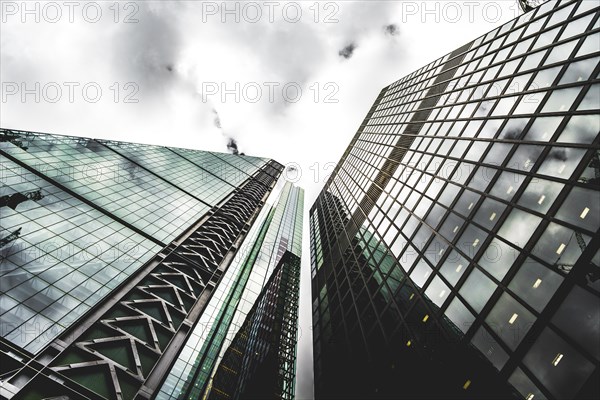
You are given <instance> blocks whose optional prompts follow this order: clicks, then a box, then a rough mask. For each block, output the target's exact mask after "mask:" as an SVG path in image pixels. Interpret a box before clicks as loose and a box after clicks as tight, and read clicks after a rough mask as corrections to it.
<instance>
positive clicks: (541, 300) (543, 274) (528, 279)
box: [508, 258, 563, 312]
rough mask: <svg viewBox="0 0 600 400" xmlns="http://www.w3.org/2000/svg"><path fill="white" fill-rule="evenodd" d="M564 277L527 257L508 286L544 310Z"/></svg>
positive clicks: (537, 308) (535, 307) (535, 306)
mask: <svg viewBox="0 0 600 400" xmlns="http://www.w3.org/2000/svg"><path fill="white" fill-rule="evenodd" d="M562 281H563V278H562V276H560V275H559V274H557V273H556V272H554V271H552V270H551V269H549V268H548V267H545V266H543V265H541V264H540V263H538V262H536V261H535V260H533V259H531V258H527V259H526V260H525V261H524V262H523V265H521V267H520V268H519V270H518V271H517V273H516V275H515V277H514V278H513V280H512V281H511V282H510V285H509V286H508V287H509V288H510V289H511V290H512V291H513V292H515V293H516V294H517V295H518V296H519V297H520V298H521V299H523V300H525V301H526V302H527V304H529V305H530V306H531V307H533V308H534V309H536V310H537V311H538V312H542V310H543V309H544V307H546V304H548V301H550V299H551V298H552V296H553V295H554V292H556V289H558V287H559V286H560V284H561V283H562Z"/></svg>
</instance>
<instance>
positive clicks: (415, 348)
mask: <svg viewBox="0 0 600 400" xmlns="http://www.w3.org/2000/svg"><path fill="white" fill-rule="evenodd" d="M599 14H600V12H599V7H598V4H597V3H596V2H590V1H549V2H547V3H545V4H543V5H542V6H540V7H537V8H535V9H533V10H532V11H530V12H527V13H525V14H524V15H522V16H520V17H519V18H517V19H515V20H512V21H510V22H509V23H507V24H504V25H502V26H501V27H499V28H497V29H495V30H493V31H492V32H489V33H488V34H486V35H484V36H482V37H479V38H477V39H476V40H474V41H472V42H470V43H467V44H466V45H464V46H462V47H460V48H459V49H456V50H455V51H453V52H452V53H450V54H447V55H446V56H444V57H442V58H440V59H437V60H435V61H433V62H431V63H430V64H428V65H426V66H424V67H423V68H421V69H419V70H418V71H415V72H413V73H412V74H410V75H408V76H407V77H405V78H403V79H400V80H399V81H397V82H394V83H392V84H391V85H389V86H388V87H385V88H384V89H383V90H382V91H381V92H380V94H379V96H378V97H377V99H376V100H375V103H374V104H373V106H372V107H371V109H370V110H369V112H368V114H367V116H366V118H365V119H364V121H363V123H362V124H361V126H360V128H359V129H358V131H357V133H356V135H355V136H354V138H353V139H352V141H351V143H350V145H349V147H348V148H347V150H346V152H345V153H344V155H343V156H342V158H341V160H340V162H339V163H338V165H337V166H336V169H335V170H334V173H333V174H332V176H331V177H330V179H329V180H328V182H327V183H326V185H325V188H324V189H323V191H322V192H321V194H320V195H319V197H318V199H317V200H316V202H315V204H314V205H313V206H312V208H311V210H310V232H311V233H310V236H311V238H310V242H311V265H312V300H313V305H312V307H313V323H314V330H313V338H314V363H315V395H316V397H317V398H335V397H337V398H377V397H379V398H403V397H404V398H521V399H527V400H532V399H539V398H560V399H563V398H598V397H599V395H600V389H599V386H598V382H599V381H600V368H599V360H600V344H599V343H600V340H598V338H599V336H600V305H599V303H600V299H599V294H600V252H599V250H598V249H599V248H600V234H599V228H600V172H599V171H600V158H599V155H600V138H599V132H600V116H599V110H600V104H599V103H600V95H599V94H600V81H599V79H598V78H599V72H600V67H599V65H598V62H599V60H600V47H599V43H600V33H599V32H600V25H599V24H600V22H599Z"/></svg>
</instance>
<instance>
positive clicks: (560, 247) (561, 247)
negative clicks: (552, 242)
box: [556, 243, 567, 254]
mask: <svg viewBox="0 0 600 400" xmlns="http://www.w3.org/2000/svg"><path fill="white" fill-rule="evenodd" d="M565 247H567V246H566V245H565V244H564V243H561V244H560V246H558V249H557V250H556V254H562V252H563V251H564V250H565Z"/></svg>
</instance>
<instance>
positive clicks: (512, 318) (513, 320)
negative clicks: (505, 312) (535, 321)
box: [508, 313, 519, 325]
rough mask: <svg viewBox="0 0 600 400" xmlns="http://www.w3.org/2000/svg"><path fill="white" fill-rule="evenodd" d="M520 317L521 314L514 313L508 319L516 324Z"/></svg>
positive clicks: (510, 322)
mask: <svg viewBox="0 0 600 400" xmlns="http://www.w3.org/2000/svg"><path fill="white" fill-rule="evenodd" d="M518 317H519V314H517V313H514V314H513V315H512V317H510V319H509V320H508V323H509V324H511V325H512V324H514V323H515V321H516V320H517V318H518Z"/></svg>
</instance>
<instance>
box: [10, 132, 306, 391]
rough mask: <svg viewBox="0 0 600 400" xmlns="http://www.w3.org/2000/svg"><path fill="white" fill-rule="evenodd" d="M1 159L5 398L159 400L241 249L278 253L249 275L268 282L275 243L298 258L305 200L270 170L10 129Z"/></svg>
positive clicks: (204, 155)
mask: <svg viewBox="0 0 600 400" xmlns="http://www.w3.org/2000/svg"><path fill="white" fill-rule="evenodd" d="M0 161H1V170H0V180H1V182H2V187H1V191H0V218H1V221H2V223H1V230H0V245H1V248H0V251H1V253H0V257H1V258H0V261H1V262H0V289H1V291H0V313H1V316H0V318H1V322H2V324H1V325H2V326H1V328H2V337H1V338H0V350H1V356H2V362H0V364H1V365H2V369H1V372H2V375H1V382H2V385H0V391H1V393H0V395H1V397H3V398H11V399H21V398H23V399H24V398H45V397H61V396H67V397H69V398H91V399H97V398H107V399H112V398H119V399H132V398H134V397H135V398H153V397H156V395H157V393H158V391H159V389H160V387H161V385H162V384H163V382H164V381H165V377H167V376H172V374H176V373H177V371H178V370H177V368H178V364H173V363H174V362H175V360H177V359H179V360H181V359H184V356H185V354H187V353H186V352H187V351H188V347H186V346H185V345H186V343H188V344H189V341H188V340H186V338H191V339H190V340H193V338H194V335H193V334H192V332H195V329H196V328H197V327H198V326H200V324H198V321H201V320H202V318H206V316H208V317H209V318H210V317H215V316H216V315H213V312H212V311H211V310H213V309H214V308H215V306H212V308H211V306H209V305H212V304H213V303H214V302H215V301H216V302H218V301H220V298H221V296H222V295H223V293H226V294H227V295H229V291H230V290H229V289H230V285H231V283H230V281H232V279H233V280H234V281H236V282H239V281H240V280H241V278H240V277H239V276H238V275H237V273H238V272H239V271H241V270H244V269H243V268H241V265H242V264H243V263H242V262H241V261H240V260H242V261H243V260H244V257H246V254H245V253H244V251H240V250H244V249H245V248H252V249H254V250H253V251H254V253H256V254H255V256H256V255H260V257H264V256H265V254H268V255H269V256H270V257H271V255H272V258H273V259H272V260H269V259H268V258H267V259H266V260H267V261H265V262H266V264H265V268H263V269H262V270H261V272H260V273H259V272H257V271H254V270H253V269H252V267H253V265H250V264H248V265H247V267H248V268H246V269H245V270H247V273H246V275H248V276H247V278H246V280H248V278H250V281H252V280H256V281H260V282H261V283H263V284H264V282H263V281H262V280H264V281H265V282H266V280H268V278H269V275H268V273H271V272H272V271H273V268H274V266H272V265H271V264H273V265H275V264H276V263H277V262H278V259H277V258H276V256H278V257H279V258H281V256H282V254H283V253H282V254H279V250H280V248H279V247H277V248H276V247H275V245H274V244H272V243H267V242H265V240H266V238H268V239H269V240H273V241H274V243H277V245H278V246H280V247H281V243H283V242H285V243H286V244H287V245H289V246H285V245H284V246H283V247H281V248H282V249H283V250H284V251H285V250H290V251H291V250H294V251H295V252H296V254H298V255H299V254H300V237H299V236H298V237H296V236H294V234H300V233H299V232H300V229H301V227H300V223H298V224H297V226H296V225H295V224H294V221H295V219H294V218H300V220H301V216H302V214H301V209H302V191H301V189H298V188H294V187H291V185H290V184H287V185H283V183H279V184H278V180H279V177H280V174H281V172H282V170H283V167H282V166H281V165H280V164H278V163H276V162H274V161H272V160H268V159H263V158H257V157H248V156H238V155H229V154H219V153H210V152H204V151H195V150H187V149H179V148H166V147H158V146H149V145H140V144H133V143H124V142H114V141H104V140H96V139H85V138H78V137H69V136H58V135H49V134H42V133H32V132H23V131H15V130H4V129H3V130H0ZM281 185H283V191H281V192H282V195H281V200H280V203H281V206H280V207H279V206H278V207H276V208H274V209H272V208H271V207H270V206H269V207H263V205H264V204H265V202H267V200H268V199H269V195H270V194H271V192H272V191H273V190H274V189H275V188H276V186H281ZM278 191H280V190H278ZM292 193H293V195H292ZM286 202H287V203H286ZM288 203H289V204H288ZM286 207H287V208H286ZM279 210H281V211H279ZM289 210H292V211H289ZM266 218H267V220H268V221H271V220H277V223H276V224H272V225H273V226H276V228H274V229H275V233H272V230H268V231H267V230H266V229H265V232H264V233H263V234H262V236H260V238H261V241H258V238H257V235H256V232H261V231H262V230H261V226H269V227H270V226H271V225H268V224H267V225H265V223H266V222H265V221H266ZM300 220H299V221H300ZM248 232H250V233H251V234H250V235H248ZM265 233H266V234H267V235H266V236H265ZM269 235H270V236H269ZM242 245H243V246H242ZM244 246H246V247H244ZM257 264H258V263H257ZM257 274H258V275H261V274H262V275H261V276H260V278H259V277H258V275H257ZM255 275H256V276H255ZM232 276H233V278H232ZM222 278H223V279H222ZM261 279H262V280H261ZM238 286H239V285H238ZM241 287H242V288H244V286H241ZM248 288H253V290H255V291H256V292H257V294H256V295H255V296H254V298H252V296H248V295H247V293H246V292H243V293H242V292H239V291H238V292H235V295H236V296H237V301H238V302H239V301H240V299H239V296H240V294H242V295H243V297H244V303H243V304H244V308H240V309H239V310H238V309H237V308H236V307H235V306H234V305H232V304H227V307H224V308H223V307H222V308H221V311H222V312H223V313H225V314H231V317H230V319H233V317H234V316H235V317H236V318H238V319H239V318H242V319H243V317H240V316H238V315H237V314H236V313H237V312H243V313H244V314H243V315H244V316H245V314H246V313H247V311H248V310H249V309H250V308H251V307H252V304H253V301H254V300H256V298H257V297H258V293H259V292H260V291H261V289H262V286H259V287H254V286H250V285H248ZM248 290H250V289H248ZM230 297H231V296H230ZM246 302H247V303H248V304H249V305H248V304H246ZM211 322H216V321H211ZM198 350H200V348H199V349H198ZM224 350H225V349H223V351H224ZM220 355H222V354H220V349H217V351H216V353H215V357H214V359H213V360H212V361H211V362H210V363H208V362H207V365H210V366H211V368H213V367H214V365H215V364H216V363H217V356H219V357H220ZM292 372H293V370H292ZM170 374H171V375H170ZM182 382H183V384H185V381H182ZM166 384H167V383H165V385H166Z"/></svg>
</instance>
